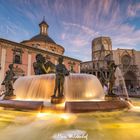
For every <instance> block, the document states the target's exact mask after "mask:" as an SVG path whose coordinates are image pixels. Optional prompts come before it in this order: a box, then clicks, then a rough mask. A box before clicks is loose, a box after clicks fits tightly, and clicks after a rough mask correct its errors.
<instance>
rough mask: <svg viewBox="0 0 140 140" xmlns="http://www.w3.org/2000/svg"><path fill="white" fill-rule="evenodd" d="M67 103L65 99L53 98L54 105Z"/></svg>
mask: <svg viewBox="0 0 140 140" xmlns="http://www.w3.org/2000/svg"><path fill="white" fill-rule="evenodd" d="M64 102H65V97H51V103H52V104H61V103H64Z"/></svg>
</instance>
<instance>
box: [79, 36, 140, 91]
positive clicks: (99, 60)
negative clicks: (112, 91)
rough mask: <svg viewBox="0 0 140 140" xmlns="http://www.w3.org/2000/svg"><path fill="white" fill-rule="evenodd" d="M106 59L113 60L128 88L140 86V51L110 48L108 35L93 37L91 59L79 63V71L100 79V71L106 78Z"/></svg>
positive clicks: (107, 74)
mask: <svg viewBox="0 0 140 140" xmlns="http://www.w3.org/2000/svg"><path fill="white" fill-rule="evenodd" d="M108 57H110V58H108ZM107 59H112V60H114V61H115V64H116V65H117V66H118V67H119V69H120V70H121V72H122V75H123V77H124V81H125V84H126V87H127V88H128V89H130V88H138V87H140V51H136V50H134V49H119V48H118V49H116V50H112V42H111V39H110V38H109V37H98V38H95V39H93V41H92V60H91V61H87V62H82V63H81V73H89V74H93V75H96V76H97V77H98V78H99V79H100V77H101V71H102V73H104V75H105V77H106V78H108V76H109V70H108V68H107V63H106V60H107Z"/></svg>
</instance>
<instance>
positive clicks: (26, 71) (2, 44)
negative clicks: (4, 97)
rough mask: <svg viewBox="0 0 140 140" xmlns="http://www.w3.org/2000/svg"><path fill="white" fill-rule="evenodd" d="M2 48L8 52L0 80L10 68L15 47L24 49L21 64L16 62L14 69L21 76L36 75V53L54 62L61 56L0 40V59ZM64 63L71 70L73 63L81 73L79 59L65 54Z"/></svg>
mask: <svg viewBox="0 0 140 140" xmlns="http://www.w3.org/2000/svg"><path fill="white" fill-rule="evenodd" d="M2 48H4V49H5V52H6V53H5V62H3V63H4V66H2V67H3V68H4V70H2V69H0V77H1V79H0V82H2V80H3V79H4V75H5V72H6V71H7V70H8V66H9V64H12V63H13V57H14V51H13V50H14V49H21V50H22V57H21V58H22V60H21V64H16V63H14V70H15V71H16V72H17V73H18V74H19V75H21V76H23V75H34V69H33V63H34V62H35V61H36V54H38V53H41V54H42V55H43V56H45V57H46V59H47V60H49V61H51V62H52V63H54V64H57V60H58V57H59V56H60V55H58V54H55V53H50V52H48V51H43V50H42V49H37V50H36V49H35V48H31V47H29V48H28V46H25V45H21V44H20V43H14V42H10V41H6V40H2V41H1V40H0V60H1V59H2V57H1V56H2ZM0 62H1V61H0ZM70 62H71V63H72V64H71V63H70ZM29 63H30V64H29ZM73 63H74V65H73ZM64 64H65V65H66V67H67V69H68V70H70V65H73V70H74V72H76V73H77V72H78V73H79V65H80V61H79V60H76V59H73V58H70V57H67V56H64Z"/></svg>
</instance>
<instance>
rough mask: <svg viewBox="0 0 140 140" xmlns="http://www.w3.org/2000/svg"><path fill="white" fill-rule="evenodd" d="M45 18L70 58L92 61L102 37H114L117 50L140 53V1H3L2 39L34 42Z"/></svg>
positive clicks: (0, 1)
mask: <svg viewBox="0 0 140 140" xmlns="http://www.w3.org/2000/svg"><path fill="white" fill-rule="evenodd" d="M43 16H45V20H46V22H47V23H48V24H49V31H48V32H49V36H50V37H51V38H52V39H53V40H54V41H55V42H56V43H57V44H60V45H61V46H63V47H64V48H65V53H64V55H66V56H70V57H74V58H77V59H80V60H82V61H88V60H89V61H90V60H91V42H92V40H93V39H94V38H96V37H99V36H108V37H110V38H111V40H112V48H113V49H117V48H128V49H135V50H140V0H0V38H5V39H8V40H11V41H15V42H21V41H23V40H27V39H30V38H31V37H33V36H35V35H36V34H38V33H39V26H38V24H39V23H40V22H41V21H42V20H43Z"/></svg>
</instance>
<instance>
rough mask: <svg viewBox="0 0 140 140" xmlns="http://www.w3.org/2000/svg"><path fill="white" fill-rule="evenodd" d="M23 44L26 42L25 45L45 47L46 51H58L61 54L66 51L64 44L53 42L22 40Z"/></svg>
mask: <svg viewBox="0 0 140 140" xmlns="http://www.w3.org/2000/svg"><path fill="white" fill-rule="evenodd" d="M22 44H25V45H28V46H31V47H35V48H40V49H44V50H46V51H50V52H53V53H57V54H60V55H63V53H64V48H63V47H62V46H60V45H57V44H53V43H48V42H43V41H31V40H29V41H24V42H22Z"/></svg>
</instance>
